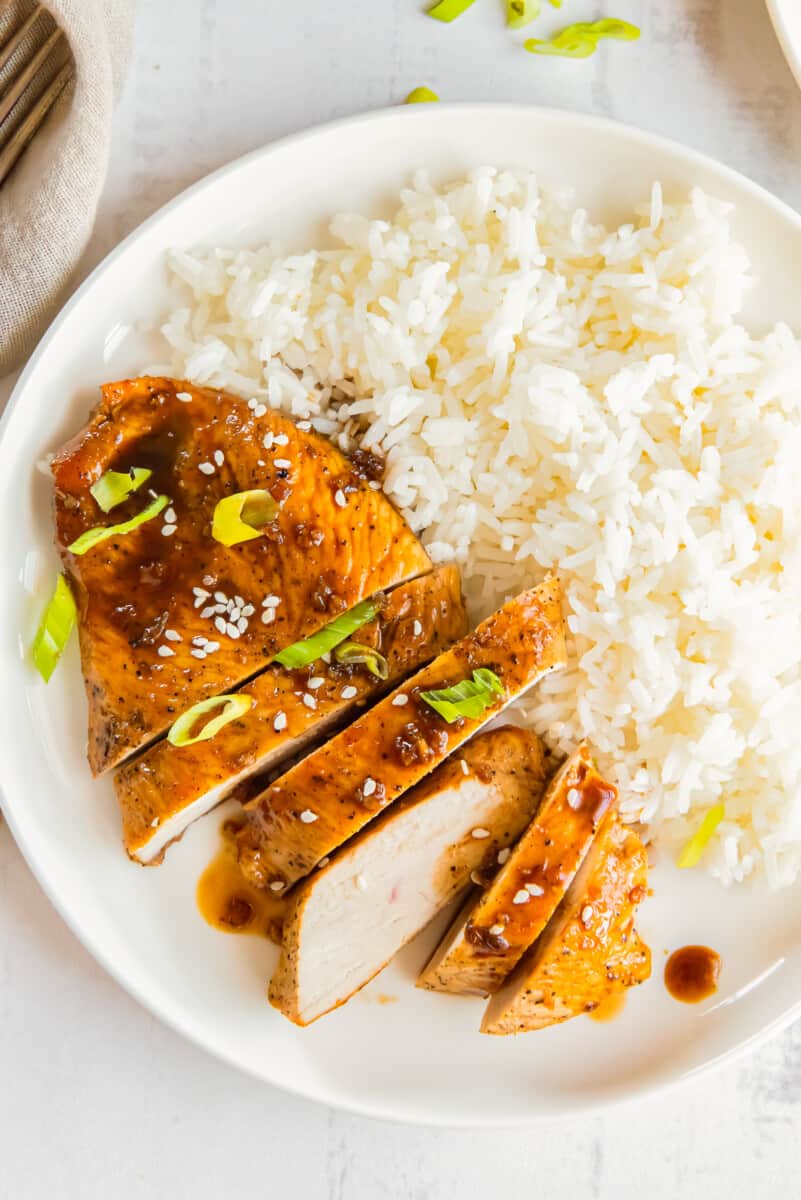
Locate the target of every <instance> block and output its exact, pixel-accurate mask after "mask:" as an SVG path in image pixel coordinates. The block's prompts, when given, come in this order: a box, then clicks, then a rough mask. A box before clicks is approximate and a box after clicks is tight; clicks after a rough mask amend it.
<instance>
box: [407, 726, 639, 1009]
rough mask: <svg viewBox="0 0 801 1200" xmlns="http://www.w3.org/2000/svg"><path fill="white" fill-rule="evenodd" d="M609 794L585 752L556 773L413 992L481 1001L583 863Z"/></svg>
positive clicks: (611, 800)
mask: <svg viewBox="0 0 801 1200" xmlns="http://www.w3.org/2000/svg"><path fill="white" fill-rule="evenodd" d="M616 803H617V789H616V788H615V787H614V785H613V784H611V783H607V781H606V780H605V779H604V778H603V777H602V776H601V775H600V774H599V772H598V771H597V770H596V768H595V766H594V764H593V761H592V758H591V756H590V753H589V750H588V748H587V746H586V745H582V746H580V747H579V749H578V751H577V752H576V754H574V755H573V756H572V757H571V758H569V759H568V760H567V762H566V763H564V765H563V766H562V767H561V769H560V770H559V771H557V773H556V775H555V776H554V778H553V780H552V781H551V783H550V785H549V786H548V790H547V792H546V793H545V796H544V798H543V801H542V804H541V805H540V807H539V809H538V810H537V813H536V815H535V817H534V819H533V821H532V822H531V824H530V825H529V827H528V829H527V830H526V832H525V833H524V834H523V837H522V838H521V839H520V841H519V842H518V844H517V845H516V846H515V847H514V849H513V850H512V851H511V853H508V852H505V853H504V855H503V858H504V862H503V865H502V866H501V869H500V871H499V872H498V874H497V875H496V876H495V878H494V880H493V881H492V883H490V885H489V886H488V888H487V889H486V891H485V892H484V893H483V895H482V896H480V897H479V899H478V901H469V902H468V904H467V907H466V909H465V910H464V911H463V912H462V913H460V914H459V916H458V917H457V918H456V921H455V922H454V924H453V926H452V927H451V928H450V929H449V930H448V932H447V934H446V935H445V937H444V938H443V940H442V942H441V944H440V945H439V946H438V947H437V949H436V950H435V951H434V954H433V955H432V957H431V960H430V962H429V963H428V964H427V966H426V967H425V969H424V970H423V972H422V974H421V976H420V979H419V980H418V986H419V987H426V988H431V989H433V990H435V991H442V992H465V993H470V994H477V995H484V996H486V995H489V994H490V993H491V992H494V991H496V990H497V989H498V988H499V987H500V985H501V983H502V982H503V980H504V979H505V978H506V976H507V975H508V974H509V973H510V971H511V970H512V969H513V968H514V967H515V966H516V964H517V963H518V962H519V961H520V959H521V957H522V956H523V954H524V953H525V951H526V950H527V949H528V947H529V946H530V945H531V944H532V943H533V942H534V941H536V939H537V938H538V937H539V936H540V934H541V933H542V931H543V929H544V928H545V926H546V925H547V924H548V922H549V921H550V919H551V917H552V916H553V914H554V912H555V911H556V909H557V907H558V905H559V904H560V903H561V901H562V899H563V898H564V895H565V892H566V891H567V888H568V886H569V885H570V882H571V881H572V879H573V877H574V876H575V874H576V871H577V870H578V869H579V867H580V866H581V863H582V862H583V861H584V857H585V855H586V854H587V851H588V850H589V848H590V845H591V843H592V840H593V838H594V837H595V834H596V832H597V830H598V827H599V825H600V823H601V821H602V820H603V818H604V816H605V814H606V813H607V811H608V810H609V809H610V808H611V807H612V806H613V805H615V804H616Z"/></svg>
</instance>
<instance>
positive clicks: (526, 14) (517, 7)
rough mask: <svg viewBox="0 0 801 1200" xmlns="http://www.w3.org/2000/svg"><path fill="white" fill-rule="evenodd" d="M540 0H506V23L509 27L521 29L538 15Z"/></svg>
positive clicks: (540, 8) (540, 7)
mask: <svg viewBox="0 0 801 1200" xmlns="http://www.w3.org/2000/svg"><path fill="white" fill-rule="evenodd" d="M541 11H542V0H506V24H507V25H508V26H509V28H510V29H522V28H523V26H524V25H530V24H531V22H532V21H533V20H534V19H535V18H536V17H538V16H539V15H540V12H541Z"/></svg>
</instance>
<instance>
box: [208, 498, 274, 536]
mask: <svg viewBox="0 0 801 1200" xmlns="http://www.w3.org/2000/svg"><path fill="white" fill-rule="evenodd" d="M277 514H278V504H277V502H276V501H275V500H273V498H272V496H271V495H270V493H269V492H266V491H264V490H263V489H262V488H255V489H253V490H252V491H249V492H234V494H233V495H232V496H226V497H225V498H224V499H223V500H220V501H218V503H217V507H216V508H215V509H214V519H213V521H212V524H211V536H212V537H213V538H214V539H215V540H216V541H218V542H222V544H223V546H236V545H238V543H239V542H250V541H252V539H253V538H258V537H261V536H262V534H263V533H264V530H265V528H266V527H267V526H268V525H269V524H270V522H271V521H274V520H275V518H276V516H277Z"/></svg>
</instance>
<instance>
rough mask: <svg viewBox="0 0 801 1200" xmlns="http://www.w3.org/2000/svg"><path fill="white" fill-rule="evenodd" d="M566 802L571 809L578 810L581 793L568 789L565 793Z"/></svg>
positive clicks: (576, 789) (574, 789) (575, 789)
mask: <svg viewBox="0 0 801 1200" xmlns="http://www.w3.org/2000/svg"><path fill="white" fill-rule="evenodd" d="M567 802H568V804H569V805H570V807H571V808H579V807H580V806H581V792H580V791H579V790H578V788H570V789H569V791H568V793H567Z"/></svg>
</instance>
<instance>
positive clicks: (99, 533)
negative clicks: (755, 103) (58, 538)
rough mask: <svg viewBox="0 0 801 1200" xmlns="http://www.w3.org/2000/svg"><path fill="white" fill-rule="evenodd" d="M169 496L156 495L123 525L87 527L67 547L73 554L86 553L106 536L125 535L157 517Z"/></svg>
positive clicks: (165, 505) (166, 503)
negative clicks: (84, 531) (145, 506)
mask: <svg viewBox="0 0 801 1200" xmlns="http://www.w3.org/2000/svg"><path fill="white" fill-rule="evenodd" d="M169 502H170V499H169V496H156V499H155V500H151V501H150V503H149V504H148V506H147V508H143V509H142V511H141V512H140V513H137V515H136V516H135V517H131V519H130V521H123V522H122V524H121V525H98V526H96V527H95V528H94V529H87V530H86V533H82V534H81V536H80V537H78V538H76V539H75V541H74V542H72V543H71V545H69V546H67V549H68V550H69V551H70V553H71V554H86V551H87V550H92V549H93V548H94V547H95V546H97V545H98V544H99V543H100V542H105V540H106V538H110V537H123V536H124V535H125V534H126V533H131V532H132V531H133V530H134V529H138V528H139V526H140V525H144V523H145V521H152V520H153V518H154V517H157V516H158V515H159V513H160V512H161V510H162V509H163V508H166V507H167V505H168V504H169Z"/></svg>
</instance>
